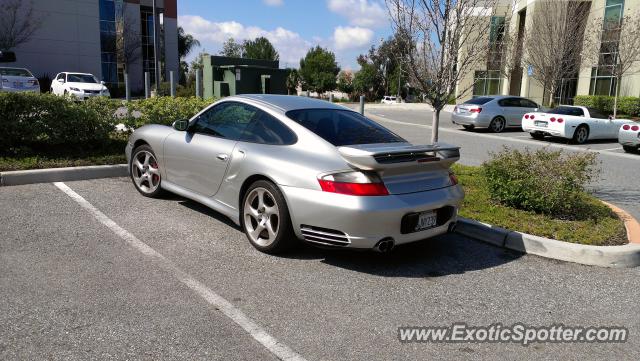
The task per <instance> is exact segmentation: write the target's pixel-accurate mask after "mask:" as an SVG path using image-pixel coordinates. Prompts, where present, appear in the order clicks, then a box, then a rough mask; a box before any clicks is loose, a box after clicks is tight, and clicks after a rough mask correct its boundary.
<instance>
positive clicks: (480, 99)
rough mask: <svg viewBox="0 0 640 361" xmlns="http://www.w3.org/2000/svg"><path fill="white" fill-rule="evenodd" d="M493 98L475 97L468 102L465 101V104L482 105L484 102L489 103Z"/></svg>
mask: <svg viewBox="0 0 640 361" xmlns="http://www.w3.org/2000/svg"><path fill="white" fill-rule="evenodd" d="M492 100H493V98H488V97H477V98H473V99H471V100H467V101H466V102H464V104H473V105H482V104H484V103H488V102H490V101H492Z"/></svg>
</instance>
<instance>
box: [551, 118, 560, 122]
mask: <svg viewBox="0 0 640 361" xmlns="http://www.w3.org/2000/svg"><path fill="white" fill-rule="evenodd" d="M549 120H550V121H551V123H553V122H555V121H556V118H554V117H551V119H549ZM558 120H560V119H558Z"/></svg>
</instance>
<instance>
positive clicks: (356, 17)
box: [327, 0, 387, 27]
mask: <svg viewBox="0 0 640 361" xmlns="http://www.w3.org/2000/svg"><path fill="white" fill-rule="evenodd" d="M327 5H328V7H329V10H331V11H332V12H334V13H336V14H338V15H341V16H343V17H345V18H347V19H348V20H349V23H350V24H351V25H355V26H363V27H382V26H385V25H386V24H387V11H386V10H385V8H384V6H383V5H381V4H380V3H379V2H377V1H375V0H372V1H369V0H328V1H327Z"/></svg>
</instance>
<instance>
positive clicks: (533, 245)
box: [456, 217, 640, 268]
mask: <svg viewBox="0 0 640 361" xmlns="http://www.w3.org/2000/svg"><path fill="white" fill-rule="evenodd" d="M456 232H457V233H460V234H462V235H464V236H467V237H471V238H474V239H477V240H479V241H483V242H486V243H489V244H492V245H494V246H498V247H502V248H506V249H510V250H513V251H518V252H522V253H528V254H534V255H537V256H541V257H546V258H552V259H557V260H560V261H566V262H573V263H580V264H585V265H590V266H599V267H614V268H625V267H637V266H640V244H636V243H630V244H625V245H623V246H589V245H582V244H575V243H569V242H562V241H558V240H555V239H549V238H544V237H538V236H534V235H531V234H526V233H521V232H514V231H509V230H506V229H503V228H500V227H495V226H492V225H490V224H486V223H481V222H477V221H474V220H471V219H466V218H463V217H459V219H458V226H457V227H456Z"/></svg>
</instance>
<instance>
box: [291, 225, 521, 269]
mask: <svg viewBox="0 0 640 361" xmlns="http://www.w3.org/2000/svg"><path fill="white" fill-rule="evenodd" d="M281 257H285V258H292V259H321V260H322V261H321V262H323V263H326V264H328V265H331V266H334V267H340V268H344V269H347V270H350V271H355V272H362V273H367V274H371V275H375V276H380V277H410V278H429V277H441V276H447V275H452V274H463V273H465V272H470V271H478V270H482V269H487V268H493V267H498V266H500V265H503V264H506V263H509V262H513V261H515V260H517V259H518V258H520V257H522V254H521V253H518V252H512V251H509V250H505V249H501V248H498V247H494V246H490V245H488V244H485V243H482V242H479V241H475V240H472V239H470V238H467V237H465V236H462V235H458V234H446V235H442V236H438V237H434V238H431V239H426V240H423V241H420V242H415V243H410V244H407V245H402V246H398V247H396V248H395V249H394V250H393V251H392V252H390V253H384V254H382V253H376V252H373V251H355V250H349V249H323V248H317V247H314V246H312V245H308V244H303V245H301V246H300V247H297V248H296V249H294V250H292V251H290V252H289V253H286V254H284V255H281Z"/></svg>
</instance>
